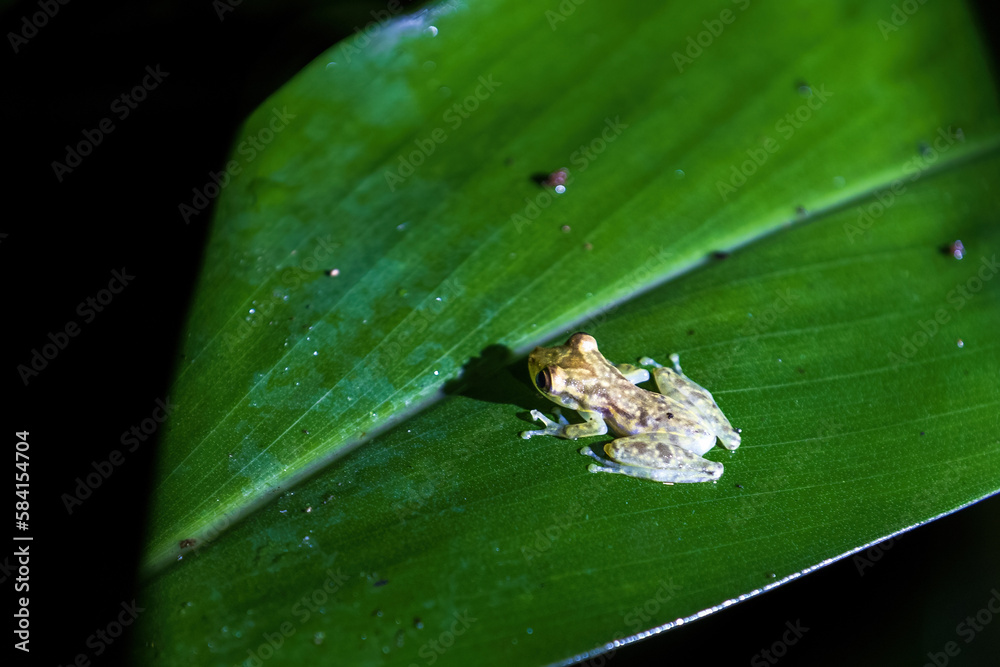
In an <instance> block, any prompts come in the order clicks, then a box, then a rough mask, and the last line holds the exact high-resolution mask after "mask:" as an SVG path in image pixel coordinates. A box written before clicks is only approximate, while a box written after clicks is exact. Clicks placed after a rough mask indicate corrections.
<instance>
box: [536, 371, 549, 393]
mask: <svg viewBox="0 0 1000 667" xmlns="http://www.w3.org/2000/svg"><path fill="white" fill-rule="evenodd" d="M535 386H536V387H538V388H539V389H541V390H542V391H545V392H549V391H552V377H551V376H550V375H549V369H548V368H543V369H542V370H540V371H538V375H536V376H535Z"/></svg>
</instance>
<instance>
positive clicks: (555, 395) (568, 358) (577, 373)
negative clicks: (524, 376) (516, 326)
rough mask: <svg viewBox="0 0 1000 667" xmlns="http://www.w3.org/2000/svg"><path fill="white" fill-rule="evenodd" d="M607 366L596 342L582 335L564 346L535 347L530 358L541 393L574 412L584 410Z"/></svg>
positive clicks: (531, 369)
mask: <svg viewBox="0 0 1000 667" xmlns="http://www.w3.org/2000/svg"><path fill="white" fill-rule="evenodd" d="M604 365H609V364H608V362H607V361H606V360H605V359H604V355H602V354H601V353H600V351H599V350H598V349H597V341H596V340H595V339H594V337H593V336H591V335H589V334H585V333H583V332H580V333H575V334H573V335H572V336H570V337H569V340H567V341H566V344H565V345H556V346H554V347H536V348H535V349H534V351H533V352H532V353H531V354H530V355H528V373H530V375H531V381H532V383H534V385H535V387H536V388H537V389H538V391H540V392H542V394H543V395H545V397H546V398H548V399H549V400H550V401H553V402H554V403H558V404H559V405H564V406H566V407H568V408H570V409H572V410H579V409H581V405H580V402H581V400H584V398H585V397H586V396H587V395H588V392H589V391H590V389H589V387H590V385H592V384H593V382H594V380H595V379H597V376H598V373H599V372H600V370H601V369H602V367H603V366H604Z"/></svg>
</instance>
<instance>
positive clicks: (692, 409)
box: [521, 333, 740, 484]
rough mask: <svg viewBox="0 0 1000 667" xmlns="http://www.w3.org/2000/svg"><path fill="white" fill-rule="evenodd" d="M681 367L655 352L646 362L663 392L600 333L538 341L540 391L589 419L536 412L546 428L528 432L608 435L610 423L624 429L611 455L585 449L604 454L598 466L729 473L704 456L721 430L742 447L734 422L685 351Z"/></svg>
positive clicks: (693, 477)
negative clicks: (614, 352) (688, 369)
mask: <svg viewBox="0 0 1000 667" xmlns="http://www.w3.org/2000/svg"><path fill="white" fill-rule="evenodd" d="M670 360H671V361H672V362H673V366H674V367H673V369H670V368H665V367H663V366H661V365H660V364H658V363H656V362H655V361H653V360H652V359H650V358H649V357H643V358H642V359H640V360H639V363H640V364H642V365H644V366H651V367H653V377H654V378H655V379H656V386H657V388H658V389H659V390H660V393H656V392H653V391H646V390H645V389H642V388H640V387H637V386H636V385H637V384H638V383H640V382H645V381H646V380H648V379H649V377H650V374H649V371H647V370H646V369H644V368H639V367H637V366H633V365H631V364H617V365H616V364H612V363H611V362H609V361H608V360H607V359H605V358H604V355H602V354H601V352H600V350H598V349H597V341H596V340H595V339H594V337H593V336H589V335H587V334H585V333H576V334H573V335H572V336H570V338H569V340H567V341H566V344H565V345H557V346H555V347H536V348H535V350H534V351H533V352H532V353H531V354H530V355H529V356H528V371H529V372H530V374H531V380H532V382H533V383H534V385H535V387H537V388H538V391H540V392H542V394H543V395H544V396H545V397H546V398H548V399H549V400H550V401H552V402H553V403H556V404H557V405H561V406H564V407H567V408H570V409H571V410H576V411H577V412H579V413H580V416H582V417H583V418H584V422H583V423H581V424H570V423H569V422H568V421H567V420H566V418H565V417H564V416H562V415H561V414H557V417H558V419H559V421H558V422H554V421H552V420H551V419H549V418H548V417H546V416H545V415H543V414H542V413H541V412H539V411H538V410H532V411H531V416H532V417H533V418H534V419H536V420H539V421H541V422H542V423H543V424H544V425H545V428H543V429H540V430H537V431H524V432H523V433H521V437H522V438H526V439H527V438H530V437H531V436H533V435H554V436H557V437H559V438H569V439H572V440H576V439H577V438H582V437H587V436H591V435H604V434H605V433H607V432H608V430H609V429H610V430H611V432H612V433H614V434H615V435H616V436H618V437H617V438H616V439H615V440H612V441H611V442H609V443H607V444H606V445H604V451H605V453H606V454H607V455H608V457H609V458H610V459H611V460H610V461H608V460H606V459H604V458H602V457H600V456H598V455H597V454H595V453H594V451H593V450H592V449H591V448H590V447H584V448H583V449H581V450H580V453H581V454H583V455H585V456H590V457H592V458H594V459H597V461H598V462H599V464H595V463H591V464H590V467H589V468H588V469H589V470H590V472H610V473H620V474H622V475H629V476H631V477H640V478H643V479H651V480H654V481H657V482H663V483H664V484H673V483H675V482H677V483H680V482H714V481H716V480H717V479H719V477H721V476H722V464H721V463H716V462H714V461H709V460H707V459H704V458H702V456H701V455H702V454H704V453H705V452H707V451H708V450H710V449H711V448H712V447H713V446H714V445H715V439H716V437H718V439H719V440H721V441H722V445H723V447H725V448H726V449H736V448H737V447H739V446H740V432H739V431H738V430H736V429H734V428H733V427H732V426H731V425H730V423H729V420H728V419H726V416H725V415H724V414H722V410H720V409H719V406H718V405H717V404H716V403H715V400H714V399H713V398H712V395H711V394H710V393H709V392H708V391H706V390H705V389H704V388H702V387H701V386H699V385H698V384H696V383H695V382H693V381H692V380H691V379H690V378H688V377H687V376H686V375H684V373H683V372H682V371H681V366H680V358H679V357H678V356H677V355H676V354H673V355H670Z"/></svg>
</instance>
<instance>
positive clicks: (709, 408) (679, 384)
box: [639, 354, 740, 449]
mask: <svg viewBox="0 0 1000 667" xmlns="http://www.w3.org/2000/svg"><path fill="white" fill-rule="evenodd" d="M670 361H672V362H673V365H674V367H673V369H670V368H666V367H664V366H662V365H660V364H658V363H656V362H655V361H653V360H652V359H650V358H649V357H643V358H642V359H640V360H639V363H640V364H644V365H646V366H654V367H655V369H654V370H653V377H654V378H655V379H656V387H657V388H658V389H659V390H660V393H661V394H663V395H664V396H669V397H670V398H672V399H674V400H676V401H680V402H681V403H683V404H685V405H687V406H689V407H690V408H691V409H692V410H694V411H695V412H696V413H698V415H700V416H701V417H702V418H703V419H704V420H705V422H706V423H707V424H708V425H709V426H710V427H711V428H712V430H714V431H715V434H716V435H717V436H719V440H721V441H722V446H723V447H725V448H726V449H736V448H737V447H739V446H740V432H739V431H737V430H736V429H734V428H733V426H732V424H730V423H729V420H728V419H726V415H724V414H722V410H721V409H719V405H718V404H717V403H716V402H715V399H714V398H712V394H711V393H709V391H708V390H707V389H705V388H704V387H702V386H701V385H700V384H698V383H697V382H695V381H694V380H692V379H691V378H689V377H688V376H686V375H684V371H682V370H681V358H680V356H678V355H676V354H671V355H670Z"/></svg>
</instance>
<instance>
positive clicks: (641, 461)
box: [580, 433, 723, 484]
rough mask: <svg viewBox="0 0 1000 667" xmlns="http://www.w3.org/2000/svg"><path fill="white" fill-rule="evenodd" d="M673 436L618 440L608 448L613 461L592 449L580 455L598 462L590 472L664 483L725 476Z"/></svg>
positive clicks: (582, 451)
mask: <svg viewBox="0 0 1000 667" xmlns="http://www.w3.org/2000/svg"><path fill="white" fill-rule="evenodd" d="M678 439H679V438H678V436H677V435H674V434H672V433H645V434H642V435H633V436H629V437H626V438H618V439H617V440H613V441H611V442H609V443H608V444H606V445H604V451H605V453H607V455H608V456H609V457H610V458H611V459H612V460H611V461H608V460H605V459H602V458H601V457H599V456H598V455H597V454H595V453H594V451H593V450H592V449H591V448H590V447H584V448H583V449H581V450H580V453H581V454H583V455H585V456H590V457H591V458H594V459H596V460H597V461H598V462H599V463H600V464H601V465H597V464H594V463H591V464H590V466H589V467H588V468H587V469H588V470H590V472H610V473H618V474H621V475H628V476H629V477H639V478H641V479H651V480H653V481H656V482H662V483H664V484H682V483H689V482H690V483H693V482H714V481H715V480H717V479H719V478H720V477H722V470H723V467H722V464H721V463H716V462H715V461H709V460H708V459H704V458H702V457H700V456H698V455H697V454H695V453H693V452H691V451H688V450H687V449H684V448H683V447H681V446H680V445H679V444H677V442H678Z"/></svg>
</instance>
